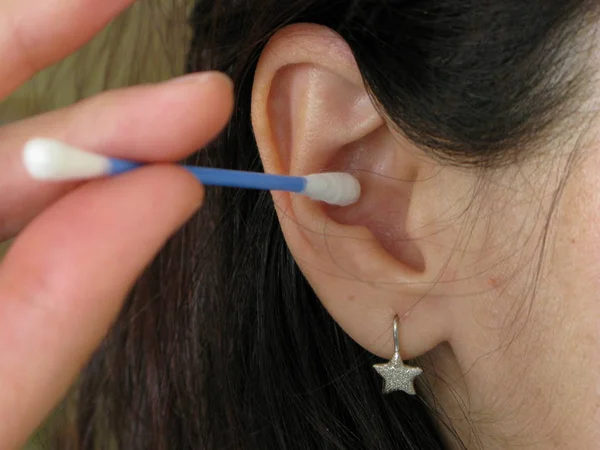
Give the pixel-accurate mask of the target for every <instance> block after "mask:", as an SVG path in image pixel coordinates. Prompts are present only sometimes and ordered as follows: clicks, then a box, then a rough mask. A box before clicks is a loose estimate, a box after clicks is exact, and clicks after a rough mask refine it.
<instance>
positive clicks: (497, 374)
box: [252, 24, 600, 450]
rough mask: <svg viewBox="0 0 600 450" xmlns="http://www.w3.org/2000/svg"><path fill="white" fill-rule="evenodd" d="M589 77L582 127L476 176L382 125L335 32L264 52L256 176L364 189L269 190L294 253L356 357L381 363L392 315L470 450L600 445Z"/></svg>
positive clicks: (293, 39) (598, 183)
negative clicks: (324, 195)
mask: <svg viewBox="0 0 600 450" xmlns="http://www.w3.org/2000/svg"><path fill="white" fill-rule="evenodd" d="M573 45H575V44H573ZM588 56H589V57H590V58H589V60H588V62H589V64H591V65H593V66H591V67H590V68H591V69H595V68H596V66H595V64H597V62H596V61H595V54H594V55H588ZM593 71H594V72H596V71H597V70H593ZM597 83H598V82H597V80H593V81H591V82H590V84H589V85H587V87H588V89H589V90H590V93H591V94H590V95H587V96H586V98H587V103H585V104H582V105H581V109H580V111H582V112H581V113H580V114H575V115H573V117H572V118H573V122H574V123H578V124H579V125H581V124H582V123H585V124H586V126H587V128H586V131H585V133H582V131H581V128H580V127H575V126H573V125H570V126H568V127H566V128H565V130H566V131H567V134H564V131H563V132H561V131H559V130H558V129H556V130H554V136H553V138H552V139H551V140H549V141H548V142H551V144H548V146H547V147H546V148H544V149H543V152H542V156H541V157H535V158H531V159H529V160H526V161H524V162H522V163H521V164H519V165H518V167H517V166H514V167H508V168H504V169H501V170H495V171H489V172H487V173H485V174H484V175H483V176H480V175H479V174H478V173H476V171H474V170H467V169H465V168H458V167H448V166H444V165H441V164H440V163H439V162H437V161H436V160H435V159H433V158H432V157H431V156H430V155H428V154H427V153H425V152H424V151H422V150H421V149H419V148H416V147H415V146H414V145H413V144H412V143H411V142H409V141H407V140H406V139H405V138H403V136H402V135H401V134H400V133H398V132H397V131H396V130H395V129H394V128H393V127H390V126H388V124H387V122H386V118H385V117H382V116H381V115H380V113H379V111H378V109H377V108H375V106H374V105H373V104H372V103H371V101H370V98H369V95H368V93H367V92H366V90H365V88H364V85H363V83H362V81H361V77H360V73H359V71H358V68H357V66H356V63H355V61H354V59H353V57H352V53H351V52H350V50H349V49H348V47H347V45H346V43H345V42H344V41H343V39H342V38H341V37H340V36H338V35H337V34H335V33H334V32H332V31H330V30H328V29H326V28H323V27H320V26H316V25H310V24H297V25H292V26H290V27H287V28H286V29H283V30H281V31H280V32H278V33H277V34H276V35H275V36H273V38H272V39H271V41H270V42H269V44H268V45H267V47H266V49H265V50H264V52H263V54H262V56H261V60H260V62H259V65H258V68H257V72H256V76H255V84H254V90H253V99H252V119H253V125H254V131H255V136H256V140H257V143H258V146H259V150H260V152H261V157H262V159H263V163H264V165H265V170H267V171H269V172H273V173H280V174H292V175H304V174H308V173H314V172H319V171H322V170H326V169H331V168H333V169H336V170H342V171H343V170H347V171H353V170H354V171H355V172H354V173H355V174H356V175H357V177H358V178H359V179H360V182H361V185H362V188H363V195H362V197H361V199H360V200H359V202H358V203H356V204H355V205H352V206H349V207H346V208H341V209H340V208H326V207H323V206H322V205H319V204H316V203H314V202H311V201H308V200H306V199H304V198H302V197H296V196H293V195H290V194H287V193H281V192H279V193H273V198H274V201H275V204H276V206H277V208H278V211H279V219H280V222H281V226H282V229H283V232H284V234H285V237H286V240H287V243H288V246H289V247H290V249H291V251H292V253H293V254H294V257H295V259H296V261H298V263H299V265H300V267H301V269H302V270H303V272H304V274H305V276H306V277H307V279H308V280H309V282H310V283H311V285H312V287H313V289H314V290H315V292H316V293H317V294H318V295H319V298H320V299H321V301H322V302H323V304H324V306H325V307H326V308H327V310H328V311H329V312H330V313H331V315H332V316H333V317H334V318H335V320H337V322H338V323H339V324H340V326H341V327H342V328H343V329H344V330H345V331H346V332H347V333H348V334H349V335H350V336H351V337H352V338H354V339H355V340H356V342H358V343H359V344H360V345H362V346H363V347H364V348H365V349H366V350H368V351H370V352H373V353H375V354H378V355H380V356H382V357H386V358H390V357H391V356H392V354H393V342H392V329H391V327H392V323H393V320H394V317H395V316H398V317H400V329H399V335H400V349H401V354H402V356H403V357H404V359H412V358H420V365H421V366H422V367H423V369H424V370H425V374H424V375H423V377H422V379H421V381H424V380H427V381H429V383H430V384H431V386H432V392H433V394H434V395H435V397H436V399H437V402H436V403H435V404H433V400H432V398H431V397H430V396H428V395H427V394H426V393H424V394H423V397H424V398H425V400H427V401H431V402H432V407H433V408H434V409H435V410H438V411H444V412H445V413H446V414H447V416H448V417H447V418H446V419H444V420H445V422H446V423H447V422H448V419H449V422H450V425H451V426H452V427H453V429H454V431H455V432H456V433H457V434H458V436H460V438H461V439H462V441H463V442H464V443H465V444H466V445H467V447H468V448H485V449H507V448H527V449H540V450H541V449H554V448H556V449H583V448H586V449H587V448H596V447H597V444H598V442H600V357H599V356H600V350H599V349H600V326H598V324H599V323H600V302H598V295H597V292H598V290H599V285H598V280H599V279H600V278H599V276H598V274H600V244H599V243H598V242H599V240H598V235H599V234H600V225H599V224H600V178H599V177H598V173H599V171H600V152H598V151H597V148H598V139H597V135H598V132H599V131H600V125H599V124H598V123H597V120H596V119H595V118H594V117H593V114H592V115H591V114H588V113H589V112H590V111H595V110H597V106H598V105H597V100H598V99H597V96H596V95H594V93H595V91H597V88H598V85H597ZM590 118H592V120H590ZM576 140H579V141H578V144H579V148H578V151H577V155H576V156H577V157H576V158H575V159H574V160H573V161H572V164H570V165H568V164H567V162H568V156H569V155H570V154H571V150H572V149H573V147H574V146H575V144H576V142H575V141H576ZM567 168H568V170H567ZM356 169H360V170H359V171H356ZM562 182H564V185H561V183H562ZM561 188H562V189H561ZM551 213H552V214H551ZM550 217H551V220H549V218H550ZM544 239H545V240H544ZM541 243H545V247H544V249H543V250H544V251H542V247H541ZM534 287H535V289H533V288H534ZM443 430H444V431H443V432H444V434H445V437H446V440H447V443H448V448H461V447H459V445H458V444H457V443H456V439H455V438H454V436H453V432H450V431H448V430H447V429H446V428H444V427H443Z"/></svg>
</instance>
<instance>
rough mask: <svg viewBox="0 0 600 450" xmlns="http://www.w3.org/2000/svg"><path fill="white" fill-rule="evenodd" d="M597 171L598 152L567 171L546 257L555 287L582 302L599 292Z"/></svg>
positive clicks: (599, 186)
mask: <svg viewBox="0 0 600 450" xmlns="http://www.w3.org/2000/svg"><path fill="white" fill-rule="evenodd" d="M598 153H600V152H598ZM599 171H600V154H599V155H598V156H596V155H594V156H592V157H591V158H589V159H587V160H586V163H585V165H584V166H583V167H580V168H577V169H576V170H574V171H573V172H572V173H571V174H570V176H569V180H568V182H567V184H566V187H565V190H564V193H563V196H562V198H561V201H560V203H559V206H558V207H557V211H556V215H555V222H554V224H555V225H554V227H553V228H554V229H553V234H554V239H552V240H550V241H549V243H550V244H552V243H554V244H555V246H554V249H553V248H552V245H549V247H550V248H549V249H548V256H547V257H549V258H552V260H551V267H552V272H553V275H554V279H555V280H556V282H557V283H556V284H557V285H556V289H558V290H559V291H561V292H562V298H563V299H569V301H570V302H577V303H579V302H585V299H586V298H590V297H594V298H595V297H596V296H597V293H598V292H600V178H599V177H598V173H599ZM577 299H580V300H577ZM590 300H591V298H590ZM592 301H593V303H594V305H585V304H581V305H580V306H581V307H585V308H587V307H590V306H595V304H596V303H597V302H596V301H595V300H592ZM590 312H591V311H590Z"/></svg>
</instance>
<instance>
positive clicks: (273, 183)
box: [23, 139, 361, 206]
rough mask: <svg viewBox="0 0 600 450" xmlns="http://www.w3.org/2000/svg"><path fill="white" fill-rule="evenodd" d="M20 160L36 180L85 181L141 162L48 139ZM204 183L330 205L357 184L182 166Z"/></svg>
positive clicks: (343, 178)
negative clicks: (303, 197) (284, 193)
mask: <svg viewBox="0 0 600 450" xmlns="http://www.w3.org/2000/svg"><path fill="white" fill-rule="evenodd" d="M23 163H24V165H25V168H26V169H27V171H28V173H29V174H30V175H31V176H32V177H33V178H34V179H36V180H53V181H65V180H85V179H91V178H97V177H103V176H114V175H119V174H122V173H125V172H129V171H131V170H135V169H137V168H139V167H141V166H142V165H143V164H140V163H136V162H132V161H126V160H122V159H117V158H109V157H106V156H103V155H99V154H96V153H91V152H87V151H85V150H82V149H79V148H76V147H73V146H70V145H67V144H64V143H62V142H59V141H56V140H51V139H32V140H30V141H29V142H27V144H26V145H25V147H24V149H23ZM183 167H184V168H185V169H187V170H189V171H190V172H191V173H192V174H194V176H195V177H196V178H197V179H198V180H199V181H200V182H201V183H202V184H204V185H206V186H224V187H235V188H243V189H261V190H271V191H288V192H295V193H299V194H303V195H306V196H308V197H310V198H312V199H314V200H319V201H323V202H326V203H330V204H332V205H339V206H346V205H350V204H352V203H355V202H356V201H357V200H358V198H359V197H360V193H361V189H360V184H359V182H358V180H357V179H356V178H354V177H353V176H352V175H350V174H347V173H341V172H332V173H319V174H313V175H307V176H304V177H292V176H284V175H270V174H264V173H258V172H243V171H238V170H226V169H213V168H209V167H195V166H183Z"/></svg>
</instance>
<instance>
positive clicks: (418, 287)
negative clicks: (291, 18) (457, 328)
mask: <svg viewBox="0 0 600 450" xmlns="http://www.w3.org/2000/svg"><path fill="white" fill-rule="evenodd" d="M252 122H253V127H254V133H255V137H256V141H257V144H258V148H259V151H260V155H261V158H262V161H263V166H264V168H265V172H268V173H275V174H286V175H307V174H310V173H318V172H323V171H345V172H349V173H352V174H353V175H355V176H356V177H357V178H358V179H359V181H360V183H361V187H362V190H363V194H362V196H361V199H360V200H359V201H358V202H357V203H356V204H354V205H352V206H347V207H343V208H341V207H331V206H327V205H324V204H319V203H316V202H313V201H311V200H308V199H306V198H304V197H301V196H292V195H291V194H289V193H284V192H273V198H274V201H275V205H276V207H277V210H278V216H279V220H280V222H281V227H282V230H283V233H284V235H285V239H286V242H287V244H288V246H289V248H290V251H291V252H292V254H293V256H294V258H295V260H296V261H297V263H298V265H299V266H300V268H301V270H302V271H303V273H304V275H305V276H306V278H307V280H308V281H309V282H310V284H311V286H312V288H313V289H314V291H315V292H316V294H317V295H318V297H319V298H320V299H321V301H322V302H323V305H324V306H325V307H326V308H327V310H328V311H329V313H330V314H331V315H332V317H333V318H334V319H335V320H336V321H337V322H338V323H339V324H340V326H341V327H342V328H343V329H344V330H345V331H346V332H347V333H348V334H349V335H350V336H351V337H352V338H353V339H354V340H355V341H356V342H358V343H359V344H360V345H362V346H363V347H364V348H365V349H367V350H369V351H371V352H372V353H375V354H378V355H380V356H384V357H390V356H391V354H392V353H393V343H392V340H391V331H390V332H389V333H388V332H387V331H389V330H390V329H391V328H390V327H391V324H392V322H393V319H394V317H395V316H399V317H400V343H401V352H402V356H403V357H404V358H412V357H416V356H419V355H422V354H424V353H426V352H427V351H429V350H430V349H432V348H434V347H436V346H437V345H438V344H439V343H441V342H444V341H446V340H447V339H448V332H449V326H450V318H449V317H450V316H449V315H448V311H447V304H446V303H445V302H444V298H443V296H441V295H439V293H438V292H437V290H436V289H434V288H433V287H432V283H431V281H432V280H435V279H437V277H438V276H439V274H440V273H441V272H442V267H445V264H446V263H447V258H448V253H447V251H446V250H445V247H444V245H445V243H444V242H441V241H440V239H442V240H443V239H446V237H438V235H436V234H435V233H436V231H437V230H434V229H431V227H429V225H428V224H430V223H434V222H435V220H433V217H434V215H435V214H436V208H438V207H441V205H440V200H439V198H438V199H437V200H436V199H435V198H432V197H435V196H436V195H437V196H438V197H440V195H439V192H438V190H439V191H440V192H441V190H443V189H444V187H443V186H440V187H438V188H436V189H435V190H432V189H431V183H427V182H425V181H424V180H429V179H431V178H432V177H433V175H434V174H435V175H436V177H440V178H437V179H438V180H439V181H440V183H441V184H442V185H444V184H445V182H444V175H443V174H440V173H438V172H436V171H439V167H437V166H436V165H435V164H433V163H432V161H430V160H429V159H428V158H426V157H425V156H424V155H423V154H422V153H421V152H420V151H419V150H418V149H416V148H415V147H414V145H412V144H411V143H410V142H409V141H408V140H406V139H404V138H403V137H402V136H401V135H400V134H399V133H397V132H396V131H394V128H393V127H392V126H390V125H389V124H388V122H387V121H386V120H385V119H384V116H383V115H382V114H381V113H380V111H379V109H378V108H377V107H376V105H375V104H374V102H373V101H372V98H371V96H370V95H369V92H368V90H367V89H366V88H365V85H364V83H363V80H362V78H361V75H360V72H359V70H358V68H357V65H356V62H355V60H354V57H353V55H352V53H351V51H350V49H349V48H348V46H347V44H346V43H345V41H344V40H343V39H342V38H341V37H340V36H339V35H337V34H336V33H334V32H333V31H331V30H329V29H327V28H325V27H321V26H317V25H309V24H297V25H292V26H289V27H287V28H285V29H283V30H281V31H280V32H278V33H277V34H276V35H274V36H273V37H272V38H271V40H270V42H269V43H268V45H267V46H266V48H265V49H264V51H263V54H262V55H261V59H260V61H259V64H258V66H257V70H256V74H255V79H254V87H253V92H252ZM446 187H447V186H446ZM442 197H444V196H443V195H442ZM428 227H429V228H428ZM415 230H419V231H418V233H417V231H415ZM430 233H431V234H432V236H433V237H431V236H430V239H427V240H424V241H423V242H421V240H419V239H417V234H419V235H420V236H423V235H425V234H430ZM442 234H443V233H442ZM440 236H441V235H440ZM448 247H451V245H449V246H448ZM440 249H442V250H440Z"/></svg>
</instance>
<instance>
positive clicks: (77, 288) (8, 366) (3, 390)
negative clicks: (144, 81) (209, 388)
mask: <svg viewBox="0 0 600 450" xmlns="http://www.w3.org/2000/svg"><path fill="white" fill-rule="evenodd" d="M202 192H203V191H202V188H201V186H200V185H199V184H198V183H197V181H196V180H195V179H194V178H193V177H192V176H191V175H190V174H188V173H187V172H186V171H184V170H183V169H181V168H178V167H174V166H150V167H145V168H142V169H140V170H139V171H136V172H133V173H129V174H126V175H123V176H122V177H116V178H113V179H109V180H101V181H94V182H91V183H89V184H86V185H85V186H82V187H81V188H78V189H77V190H75V191H74V192H72V193H70V194H68V195H67V196H66V197H65V198H63V199H61V200H60V201H59V202H57V203H56V204H55V205H53V206H52V207H51V208H49V209H48V210H47V211H45V212H44V213H43V214H42V215H41V216H40V217H38V218H37V219H36V220H35V221H34V222H32V224H31V225H30V226H29V227H28V228H27V229H26V230H25V231H24V232H23V233H22V234H21V235H20V236H19V238H18V239H17V240H16V242H15V244H14V245H13V246H12V247H11V250H10V251H9V253H8V255H7V256H6V259H5V260H4V261H3V263H2V264H3V265H2V266H0V380H2V382H1V383H0V448H16V447H17V444H19V443H22V442H23V440H24V439H26V437H27V436H28V434H29V433H31V431H32V430H33V429H34V428H35V427H36V426H37V425H38V424H39V423H40V422H41V421H42V420H43V418H44V417H45V416H46V414H47V413H48V412H49V411H50V410H51V409H52V407H53V405H55V403H56V402H57V401H58V400H59V399H60V398H61V397H62V396H63V395H64V394H65V392H66V390H67V389H68V387H69V386H70V384H71V383H72V381H73V380H74V378H75V377H76V375H77V374H78V372H79V371H80V370H81V368H82V366H83V365H84V364H85V362H86V361H87V359H88V357H89V355H90V353H91V352H92V351H93V350H94V349H95V348H96V347H97V345H98V344H99V343H100V341H101V339H102V338H103V336H104V335H105V333H106V332H107V330H108V329H109V327H110V325H111V322H113V321H114V319H115V317H116V315H117V313H118V311H119V309H120V308H121V305H122V300H123V297H124V296H125V295H126V293H127V291H128V290H129V289H130V287H131V285H132V284H133V283H134V281H135V280H136V278H137V277H138V276H139V274H140V272H141V271H142V270H143V269H144V267H145V266H146V265H147V263H148V262H149V260H150V259H151V258H152V257H153V255H154V254H155V253H156V252H157V251H158V249H159V248H160V247H161V246H162V245H163V243H164V241H165V240H166V239H167V237H168V236H169V235H170V234H171V233H172V232H173V231H174V230H176V229H177V228H178V227H180V226H181V224H182V223H183V222H184V221H185V220H187V219H188V217H189V216H190V214H192V213H193V212H194V211H195V209H196V208H197V207H198V205H199V204H200V202H201V198H202Z"/></svg>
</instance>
